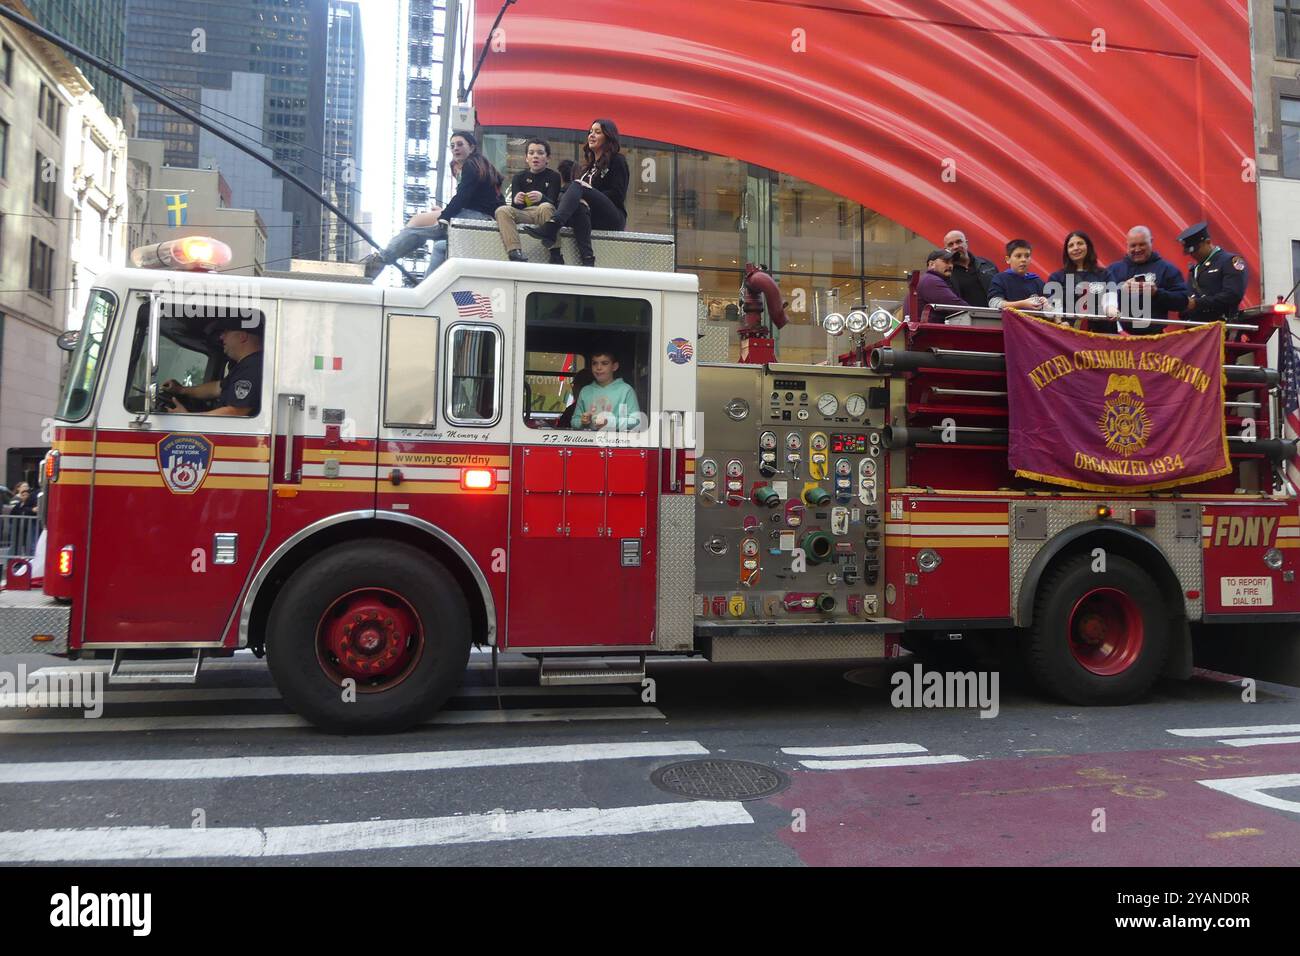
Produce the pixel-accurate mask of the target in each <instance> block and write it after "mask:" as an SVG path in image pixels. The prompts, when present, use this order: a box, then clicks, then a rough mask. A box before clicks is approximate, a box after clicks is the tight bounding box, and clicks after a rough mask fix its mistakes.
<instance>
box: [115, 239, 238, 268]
mask: <svg viewBox="0 0 1300 956" xmlns="http://www.w3.org/2000/svg"><path fill="white" fill-rule="evenodd" d="M231 256H232V253H231V251H230V247H229V246H228V245H226V244H225V243H224V242H220V241H218V240H216V239H211V238H209V237H207V236H185V237H184V238H182V239H169V240H167V241H166V242H159V243H155V244H154V245H151V246H140V247H139V248H138V249H132V250H131V264H132V265H134V266H136V267H137V268H139V269H192V270H195V271H199V272H213V271H215V270H217V269H219V268H221V267H222V266H225V265H229V264H230V259H231Z"/></svg>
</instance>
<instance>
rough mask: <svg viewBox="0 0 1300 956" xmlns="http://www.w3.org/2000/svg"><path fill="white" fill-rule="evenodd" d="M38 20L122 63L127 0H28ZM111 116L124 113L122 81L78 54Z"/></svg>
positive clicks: (97, 54) (84, 45)
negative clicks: (83, 60)
mask: <svg viewBox="0 0 1300 956" xmlns="http://www.w3.org/2000/svg"><path fill="white" fill-rule="evenodd" d="M27 6H28V7H29V8H30V9H31V11H32V13H33V14H34V15H35V17H36V21H37V22H38V23H39V24H40V25H41V26H43V27H45V29H47V30H49V31H51V32H52V33H57V34H58V35H59V36H61V37H63V38H64V39H65V40H71V41H72V42H73V43H75V44H76V45H77V46H79V47H81V48H82V49H83V50H86V51H87V52H89V53H93V54H95V56H97V57H99V58H100V59H101V60H107V61H108V62H109V63H112V64H114V65H119V64H121V62H122V49H123V46H124V44H125V42H126V0H27ZM71 59H72V62H73V63H75V64H76V65H77V68H78V69H80V70H81V72H82V73H84V74H85V75H86V79H88V80H90V85H91V86H93V87H94V88H95V96H97V97H98V98H99V101H100V102H101V103H103V104H104V111H105V112H106V113H108V115H109V116H117V117H121V116H122V115H123V103H122V82H121V80H118V79H115V78H113V77H111V76H109V75H108V74H107V73H105V72H104V71H103V70H101V69H99V68H98V67H94V66H91V65H90V64H88V63H84V62H82V61H81V60H79V59H77V58H76V57H72V58H71Z"/></svg>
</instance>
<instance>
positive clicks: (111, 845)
mask: <svg viewBox="0 0 1300 956" xmlns="http://www.w3.org/2000/svg"><path fill="white" fill-rule="evenodd" d="M753 822H754V818H753V817H751V816H750V815H749V813H748V811H746V810H745V807H744V805H743V804H741V803H739V802H736V801H712V800H709V801H692V802H685V803H667V804H649V805H645V806H632V807H614V808H610V809H600V808H597V807H582V808H565V809H555V810H518V811H512V812H500V813H474V814H465V815H463V816H452V817H425V818H419V819H408V820H366V821H357V822H351V823H322V824H308V825H296V826H278V827H265V828H255V827H213V828H209V829H189V828H184V829H182V828H174V827H149V826H142V827H99V828H91V829H67V830H61V829H49V830H20V831H12V832H7V833H0V861H3V862H6V863H56V862H62V861H67V860H76V861H77V862H79V863H80V862H83V861H89V860H96V861H102V860H162V859H172V860H175V859H190V858H240V859H248V858H266V857H284V856H310V855H315V854H321V853H348V852H352V853H355V852H357V851H362V850H390V849H401V848H406V847H420V846H450V845H455V844H463V843H492V842H501V841H512V840H540V839H556V838H564V839H574V838H584V837H598V836H622V835H629V834H639V833H661V832H671V831H675V830H690V829H699V828H703V827H717V826H735V825H738V824H747V823H753Z"/></svg>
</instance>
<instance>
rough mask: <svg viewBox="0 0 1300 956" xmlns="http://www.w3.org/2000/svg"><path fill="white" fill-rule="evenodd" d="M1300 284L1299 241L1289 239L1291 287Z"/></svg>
mask: <svg viewBox="0 0 1300 956" xmlns="http://www.w3.org/2000/svg"><path fill="white" fill-rule="evenodd" d="M1298 285H1300V241H1297V240H1295V239H1292V240H1291V287H1292V288H1295V287H1296V286H1298Z"/></svg>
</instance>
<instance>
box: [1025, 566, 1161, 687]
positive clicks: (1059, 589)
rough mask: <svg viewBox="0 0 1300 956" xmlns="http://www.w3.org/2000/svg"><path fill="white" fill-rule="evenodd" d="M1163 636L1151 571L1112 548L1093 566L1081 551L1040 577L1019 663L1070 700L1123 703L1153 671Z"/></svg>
mask: <svg viewBox="0 0 1300 956" xmlns="http://www.w3.org/2000/svg"><path fill="white" fill-rule="evenodd" d="M1169 640H1170V628H1169V619H1168V611H1167V610H1166V608H1165V605H1164V601H1163V600H1162V599H1161V596H1160V591H1159V589H1158V588H1157V587H1156V583H1155V582H1154V581H1153V580H1151V577H1150V575H1148V574H1147V573H1146V572H1145V571H1143V570H1142V568H1140V567H1139V566H1138V565H1136V564H1134V563H1133V562H1132V561H1129V560H1128V559H1127V558H1122V557H1120V556H1119V555H1109V556H1108V557H1107V559H1106V569H1105V570H1104V571H1094V570H1093V558H1092V556H1091V555H1087V554H1084V555H1078V556H1076V557H1073V558H1069V559H1066V560H1065V561H1062V562H1061V563H1060V564H1059V565H1057V566H1056V567H1055V568H1053V569H1052V570H1050V571H1049V572H1048V573H1047V574H1046V575H1045V576H1044V577H1043V580H1042V581H1041V582H1039V586H1038V594H1037V596H1036V600H1035V605H1034V624H1033V627H1032V628H1031V630H1030V634H1029V640H1028V646H1027V652H1028V653H1027V655H1026V663H1027V665H1028V668H1029V671H1030V673H1031V674H1032V675H1033V678H1034V680H1035V682H1036V683H1037V684H1038V686H1039V687H1041V688H1042V689H1043V690H1044V691H1046V692H1048V693H1050V694H1052V695H1054V696H1057V697H1061V698H1064V699H1065V700H1067V701H1069V702H1070V703H1072V704H1125V703H1130V702H1131V701H1134V700H1136V699H1137V698H1139V697H1141V696H1142V695H1143V694H1145V693H1146V692H1147V691H1148V690H1149V689H1150V687H1151V685H1152V684H1153V683H1154V682H1155V680H1156V678H1157V677H1159V676H1160V671H1161V669H1162V668H1163V667H1164V664H1165V658H1166V657H1167V656H1168V654H1169Z"/></svg>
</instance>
